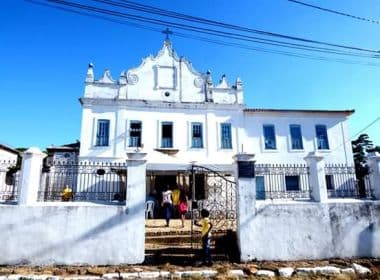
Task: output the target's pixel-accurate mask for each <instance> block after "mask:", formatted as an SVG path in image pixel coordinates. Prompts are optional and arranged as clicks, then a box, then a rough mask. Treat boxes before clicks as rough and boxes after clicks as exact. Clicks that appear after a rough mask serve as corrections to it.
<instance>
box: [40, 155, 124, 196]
mask: <svg viewBox="0 0 380 280" xmlns="http://www.w3.org/2000/svg"><path fill="white" fill-rule="evenodd" d="M126 186H127V164H126V163H110V162H88V161H81V162H53V163H52V165H51V166H48V167H45V168H44V169H43V172H42V178H41V186H40V190H39V194H38V199H39V201H60V200H74V201H122V200H125V199H126ZM65 188H66V190H65ZM67 190H69V191H70V192H69V191H67Z"/></svg>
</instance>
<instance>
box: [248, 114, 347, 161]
mask: <svg viewBox="0 0 380 280" xmlns="http://www.w3.org/2000/svg"><path fill="white" fill-rule="evenodd" d="M264 124H272V125H274V127H275V133H276V145H277V149H276V150H265V148H264V136H263V125H264ZM290 124H298V125H300V126H301V132H302V138H303V146H304V149H303V150H292V149H291V139H290V130H289V125H290ZM317 124H323V125H326V127H327V134H328V141H329V146H330V149H329V150H318V149H317V145H316V134H315V125H317ZM244 128H245V129H244V132H245V138H244V140H243V143H242V144H243V146H244V151H246V152H248V153H254V154H255V159H256V162H257V163H284V164H285V163H288V164H289V163H305V161H304V160H303V159H304V157H305V156H306V155H307V154H308V153H310V152H313V151H318V153H320V154H321V155H322V156H323V157H324V158H325V162H326V163H340V164H348V165H353V156H352V147H351V141H350V136H349V131H348V128H347V119H346V117H345V116H344V115H336V114H328V113H324V114H317V113H309V114H307V113H296V112H295V113H273V112H272V113H245V118H244Z"/></svg>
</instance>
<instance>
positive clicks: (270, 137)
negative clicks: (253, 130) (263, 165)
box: [263, 124, 276, 150]
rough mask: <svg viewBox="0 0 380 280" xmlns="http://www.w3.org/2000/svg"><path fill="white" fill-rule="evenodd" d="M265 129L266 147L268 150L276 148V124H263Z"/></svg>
mask: <svg viewBox="0 0 380 280" xmlns="http://www.w3.org/2000/svg"><path fill="white" fill-rule="evenodd" d="M263 131H264V147H265V149H266V150H275V149H276V135H275V132H274V125H272V124H265V125H263Z"/></svg>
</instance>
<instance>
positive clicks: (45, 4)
mask: <svg viewBox="0 0 380 280" xmlns="http://www.w3.org/2000/svg"><path fill="white" fill-rule="evenodd" d="M25 1H27V2H30V3H33V4H37V5H41V6H47V7H50V8H54V9H58V10H63V11H65V12H70V13H75V14H79V15H82V16H88V17H92V18H98V19H102V20H106V21H109V22H113V23H118V24H123V25H127V26H133V27H135V28H139V29H145V30H150V31H154V32H158V33H161V32H162V29H159V28H153V27H149V26H147V25H146V24H145V25H143V24H137V23H132V22H128V21H126V20H117V19H114V18H109V17H106V16H101V15H96V14H91V13H86V12H83V11H78V10H74V9H70V8H66V7H60V6H56V5H50V4H47V3H41V2H37V1H35V0H25ZM172 36H176V37H181V38H187V39H192V40H198V41H203V42H207V43H212V44H217V45H222V46H227V47H234V48H240V49H246V50H251V51H257V52H264V53H271V54H278V55H283V56H290V57H296V58H304V59H312V60H319V61H333V62H339V63H345V64H356V65H366V66H380V65H379V64H377V63H370V62H361V61H353V60H345V59H333V58H329V57H324V56H313V55H307V54H297V53H292V52H287V51H280V50H275V49H268V48H259V47H253V46H249V45H246V44H241V43H233V42H226V41H225V40H224V41H221V40H216V39H211V38H209V37H207V38H206V37H202V36H195V35H191V34H186V33H181V32H175V33H174V34H173V35H172Z"/></svg>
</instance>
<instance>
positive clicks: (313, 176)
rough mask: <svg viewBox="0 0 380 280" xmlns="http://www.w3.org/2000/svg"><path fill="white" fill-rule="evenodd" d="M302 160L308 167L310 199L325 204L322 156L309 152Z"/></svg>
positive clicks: (323, 162)
mask: <svg viewBox="0 0 380 280" xmlns="http://www.w3.org/2000/svg"><path fill="white" fill-rule="evenodd" d="M304 160H305V161H306V162H307V164H308V166H309V183H310V188H311V197H312V198H313V199H314V201H316V202H326V201H327V199H328V196H327V187H326V176H325V161H324V159H323V156H321V155H319V154H318V153H316V152H311V153H309V154H308V155H307V156H306V157H305V158H304Z"/></svg>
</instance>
